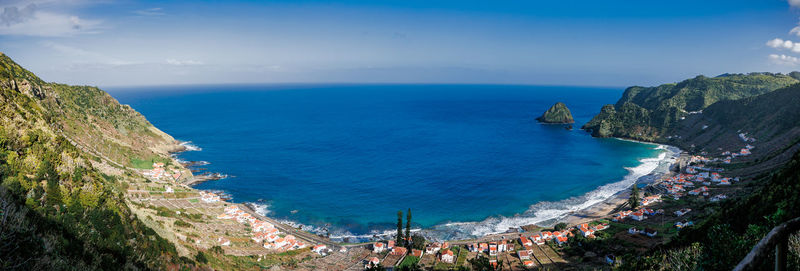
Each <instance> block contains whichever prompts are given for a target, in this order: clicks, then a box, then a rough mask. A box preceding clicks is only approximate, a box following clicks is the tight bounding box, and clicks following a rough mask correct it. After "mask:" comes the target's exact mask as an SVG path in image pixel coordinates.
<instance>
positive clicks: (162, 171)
mask: <svg viewBox="0 0 800 271" xmlns="http://www.w3.org/2000/svg"><path fill="white" fill-rule="evenodd" d="M170 171H171V173H170V172H168V171H167V169H166V168H164V163H153V169H151V170H145V171H144V173H142V175H144V176H145V177H146V178H148V179H151V180H158V181H163V180H170V181H177V180H178V179H180V178H181V172H180V171H179V170H177V169H172V170H170Z"/></svg>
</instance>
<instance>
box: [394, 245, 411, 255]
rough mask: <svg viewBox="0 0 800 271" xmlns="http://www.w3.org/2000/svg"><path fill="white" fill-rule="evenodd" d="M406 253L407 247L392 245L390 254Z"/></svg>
mask: <svg viewBox="0 0 800 271" xmlns="http://www.w3.org/2000/svg"><path fill="white" fill-rule="evenodd" d="M406 253H408V249H407V248H404V247H394V248H392V255H395V256H403V255H406Z"/></svg>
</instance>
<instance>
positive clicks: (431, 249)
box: [425, 242, 477, 254]
mask: <svg viewBox="0 0 800 271" xmlns="http://www.w3.org/2000/svg"><path fill="white" fill-rule="evenodd" d="M473 245H474V244H473ZM441 248H442V245H441V244H439V243H438V242H434V243H432V244H429V245H428V246H427V247H425V253H428V254H436V252H439V249H441ZM476 249H477V246H476ZM470 251H472V250H470ZM473 252H474V251H473Z"/></svg>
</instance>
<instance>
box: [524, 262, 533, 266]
mask: <svg viewBox="0 0 800 271" xmlns="http://www.w3.org/2000/svg"><path fill="white" fill-rule="evenodd" d="M522 265H524V266H525V267H533V261H522Z"/></svg>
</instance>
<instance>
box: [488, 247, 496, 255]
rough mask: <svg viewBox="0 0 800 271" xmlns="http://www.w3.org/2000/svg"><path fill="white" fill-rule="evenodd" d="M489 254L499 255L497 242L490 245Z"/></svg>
mask: <svg viewBox="0 0 800 271" xmlns="http://www.w3.org/2000/svg"><path fill="white" fill-rule="evenodd" d="M489 256H497V244H490V245H489Z"/></svg>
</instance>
